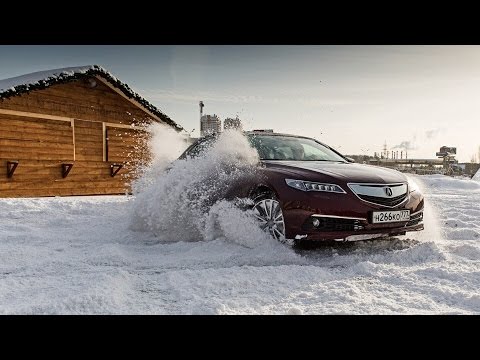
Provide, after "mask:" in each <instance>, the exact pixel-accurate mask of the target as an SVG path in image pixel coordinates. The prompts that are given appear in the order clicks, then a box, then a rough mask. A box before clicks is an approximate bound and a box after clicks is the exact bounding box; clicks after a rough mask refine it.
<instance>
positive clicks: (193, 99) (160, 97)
mask: <svg viewBox="0 0 480 360" xmlns="http://www.w3.org/2000/svg"><path fill="white" fill-rule="evenodd" d="M141 93H142V94H144V95H145V96H146V97H147V98H148V99H149V100H154V101H169V102H180V103H197V102H198V101H200V100H203V101H206V102H208V101H211V102H222V103H234V104H241V103H250V104H251V103H257V104H271V105H276V104H279V103H285V102H289V103H295V104H301V105H305V106H321V107H323V106H348V105H376V104H378V102H376V101H364V100H357V99H352V98H349V97H345V98H340V97H329V98H328V97H327V98H325V97H320V96H318V97H312V96H308V95H307V96H306V95H302V94H298V93H295V92H293V93H291V92H288V91H286V92H285V91H284V92H281V93H279V94H277V96H262V95H245V94H234V93H227V92H211V91H197V92H192V91H191V90H187V91H179V90H162V89H141Z"/></svg>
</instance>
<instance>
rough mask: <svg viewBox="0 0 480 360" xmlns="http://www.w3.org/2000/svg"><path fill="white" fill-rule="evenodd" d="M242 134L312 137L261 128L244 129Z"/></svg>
mask: <svg viewBox="0 0 480 360" xmlns="http://www.w3.org/2000/svg"><path fill="white" fill-rule="evenodd" d="M244 134H246V135H265V136H288V137H294V138H303V139H312V138H311V137H308V136H302V135H292V134H284V133H275V132H271V131H263V130H252V131H244Z"/></svg>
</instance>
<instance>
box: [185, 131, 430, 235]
mask: <svg viewBox="0 0 480 360" xmlns="http://www.w3.org/2000/svg"><path fill="white" fill-rule="evenodd" d="M245 135H246V136H247V138H248V139H249V141H250V143H251V145H252V146H253V147H254V148H255V149H256V150H257V152H258V155H259V158H260V163H259V164H258V171H256V172H255V176H251V175H250V176H245V177H242V179H241V181H240V182H239V181H237V182H236V183H235V184H233V186H230V188H229V189H228V190H227V191H226V192H225V197H226V198H234V197H238V198H250V199H251V200H253V201H252V207H253V211H254V214H255V216H256V218H257V219H258V222H259V224H260V226H261V227H262V228H264V229H265V230H268V231H269V232H270V233H271V234H272V236H273V237H275V238H276V239H278V240H280V241H285V240H286V239H291V240H346V241H353V240H363V239H369V238H374V237H379V236H394V235H405V233H406V232H407V231H419V230H423V209H424V199H423V195H422V194H421V192H420V190H419V189H418V187H417V186H416V184H415V183H414V182H412V181H410V180H409V179H408V178H407V177H406V176H405V175H404V174H402V173H401V172H398V171H395V170H392V169H387V168H383V167H377V166H371V165H364V164H356V163H354V162H353V161H352V160H351V159H349V158H346V157H345V156H343V155H341V154H340V153H339V152H337V151H335V150H334V149H332V148H331V147H329V146H327V145H325V144H323V143H320V142H319V141H317V140H314V139H311V138H307V137H303V136H293V135H287V134H279V133H273V132H266V131H251V132H245ZM215 139H216V137H215V136H207V137H204V138H200V139H199V140H198V141H197V142H196V143H194V144H193V145H191V146H190V147H189V148H188V149H187V150H186V151H185V153H184V154H183V155H182V156H181V158H189V157H195V156H197V155H198V154H200V153H202V152H203V151H204V149H206V148H208V147H209V146H210V145H211V144H212V143H213V142H214V141H215Z"/></svg>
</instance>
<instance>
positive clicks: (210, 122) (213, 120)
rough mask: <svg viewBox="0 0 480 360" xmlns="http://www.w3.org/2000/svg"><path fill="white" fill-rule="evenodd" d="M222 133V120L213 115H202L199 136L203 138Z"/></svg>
mask: <svg viewBox="0 0 480 360" xmlns="http://www.w3.org/2000/svg"><path fill="white" fill-rule="evenodd" d="M221 131H222V120H220V118H219V117H218V116H217V115H215V114H213V115H203V116H202V117H201V119H200V136H205V135H208V134H213V133H220V132H221Z"/></svg>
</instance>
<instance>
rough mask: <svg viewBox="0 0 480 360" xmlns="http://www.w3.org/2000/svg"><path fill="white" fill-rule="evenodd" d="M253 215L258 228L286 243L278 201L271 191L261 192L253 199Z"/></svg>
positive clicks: (283, 222) (283, 223) (281, 212)
mask: <svg viewBox="0 0 480 360" xmlns="http://www.w3.org/2000/svg"><path fill="white" fill-rule="evenodd" d="M253 202H254V205H253V215H254V216H255V218H256V219H257V221H258V223H259V225H260V228H261V229H262V230H264V231H266V232H268V233H270V235H272V236H273V238H274V239H276V240H278V241H280V242H282V243H288V242H289V241H288V240H287V239H286V237H285V221H284V218H283V211H282V207H281V205H280V202H279V201H278V199H277V198H276V196H275V195H274V194H272V193H262V194H260V195H257V196H256V197H255V198H254V199H253Z"/></svg>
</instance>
